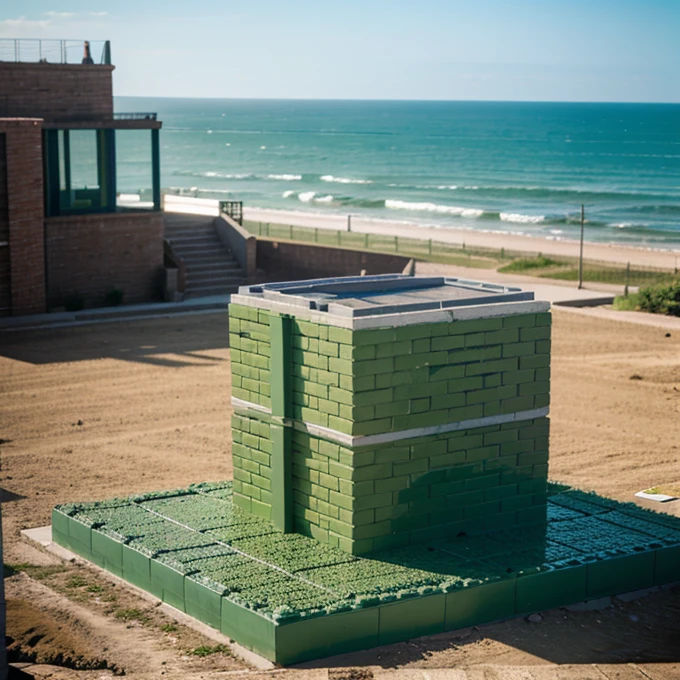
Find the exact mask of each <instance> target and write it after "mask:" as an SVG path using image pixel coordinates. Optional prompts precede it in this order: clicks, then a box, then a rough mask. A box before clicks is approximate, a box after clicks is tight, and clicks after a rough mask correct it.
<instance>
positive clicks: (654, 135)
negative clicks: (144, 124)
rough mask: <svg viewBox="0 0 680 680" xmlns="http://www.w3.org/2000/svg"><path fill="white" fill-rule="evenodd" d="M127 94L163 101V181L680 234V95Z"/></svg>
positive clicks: (437, 220) (338, 210)
mask: <svg viewBox="0 0 680 680" xmlns="http://www.w3.org/2000/svg"><path fill="white" fill-rule="evenodd" d="M115 106H116V110H117V111H120V112H128V111H143V112H146V111H151V112H157V113H158V117H159V119H160V120H162V121H163V128H162V132H161V182H162V186H163V187H164V188H166V189H168V190H170V191H174V192H183V193H188V194H190V195H195V196H199V197H201V198H218V199H222V200H241V201H243V203H244V207H246V208H248V207H252V208H264V209H269V210H282V211H291V210H292V211H296V212H305V213H310V212H311V213H317V214H321V215H330V214H333V215H338V214H340V215H352V216H357V217H363V218H368V219H376V220H388V221H390V222H399V223H404V224H410V225H413V229H414V233H415V232H417V229H418V228H420V227H421V226H435V227H439V228H441V229H447V228H459V229H460V228H462V229H472V230H482V231H488V232H512V233H517V234H525V235H531V236H538V237H544V238H548V239H574V238H578V236H579V232H580V217H581V206H583V209H584V213H585V238H586V240H589V241H598V242H612V243H621V244H629V245H641V246H646V247H653V248H671V249H675V248H678V247H680V104H601V103H537V102H471V101H305V100H245V99H170V98H142V97H117V98H116V100H115ZM130 168H131V174H130V176H129V177H128V178H123V180H126V181H127V186H128V187H132V186H133V185H134V184H135V180H136V178H135V174H134V172H135V171H134V168H135V163H131V164H130ZM123 183H124V184H125V181H124V182H123ZM139 188H140V189H142V188H144V187H141V186H140V187H139ZM281 221H282V222H286V220H285V219H283V218H282V220H281Z"/></svg>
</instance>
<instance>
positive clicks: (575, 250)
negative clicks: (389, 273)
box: [243, 207, 680, 270]
mask: <svg viewBox="0 0 680 680" xmlns="http://www.w3.org/2000/svg"><path fill="white" fill-rule="evenodd" d="M243 212H244V216H245V219H246V220H252V221H255V222H269V223H271V224H292V225H295V226H300V227H316V228H319V229H335V230H339V229H342V230H345V229H347V216H346V215H321V214H315V213H305V212H299V211H283V210H262V209H259V208H248V207H244V209H243ZM351 229H352V231H355V232H359V233H371V234H389V235H390V236H402V237H407V238H422V239H432V240H433V241H441V242H445V243H452V244H456V245H462V244H465V245H466V246H475V247H482V248H495V249H497V250H500V249H501V248H505V249H506V250H519V251H523V252H526V253H535V254H538V253H542V254H543V255H555V256H561V257H578V255H579V242H578V241H570V240H566V239H565V240H559V241H558V240H551V239H543V238H536V237H534V236H521V235H519V234H508V233H502V232H484V231H475V230H472V229H450V228H448V227H447V228H438V227H423V226H420V225H416V224H408V223H405V222H389V221H386V220H373V219H362V218H359V217H355V216H353V217H352V218H351ZM583 256H584V258H585V259H587V260H600V261H602V262H611V263H617V264H626V263H627V262H630V263H631V265H642V266H645V267H659V268H662V269H669V270H673V269H677V268H678V267H680V249H675V250H660V249H654V248H646V247H637V248H634V247H631V246H624V245H620V244H613V243H594V242H589V241H586V243H585V245H584V249H583Z"/></svg>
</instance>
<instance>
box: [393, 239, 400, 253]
mask: <svg viewBox="0 0 680 680" xmlns="http://www.w3.org/2000/svg"><path fill="white" fill-rule="evenodd" d="M394 252H395V253H398V252H399V237H398V236H395V237H394Z"/></svg>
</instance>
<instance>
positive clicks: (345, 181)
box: [319, 175, 373, 184]
mask: <svg viewBox="0 0 680 680" xmlns="http://www.w3.org/2000/svg"><path fill="white" fill-rule="evenodd" d="M319 179H320V180H321V181H322V182H335V183H336V184H373V182H372V181H371V180H370V179H350V178H349V177H333V175H322V176H321V177H320V178H319Z"/></svg>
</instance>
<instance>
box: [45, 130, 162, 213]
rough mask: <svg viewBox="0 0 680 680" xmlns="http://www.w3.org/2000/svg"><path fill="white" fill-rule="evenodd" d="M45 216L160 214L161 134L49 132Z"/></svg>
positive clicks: (86, 131) (135, 131)
mask: <svg viewBox="0 0 680 680" xmlns="http://www.w3.org/2000/svg"><path fill="white" fill-rule="evenodd" d="M44 146H45V214H46V215H47V216H48V217H54V216H58V215H77V214H89V213H102V212H117V211H123V210H143V209H147V210H160V171H159V152H158V148H159V145H158V130H114V129H112V128H105V129H99V130H81V129H69V130H46V131H45V140H44Z"/></svg>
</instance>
